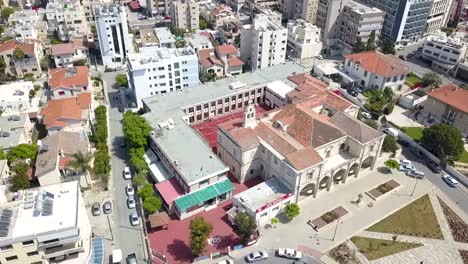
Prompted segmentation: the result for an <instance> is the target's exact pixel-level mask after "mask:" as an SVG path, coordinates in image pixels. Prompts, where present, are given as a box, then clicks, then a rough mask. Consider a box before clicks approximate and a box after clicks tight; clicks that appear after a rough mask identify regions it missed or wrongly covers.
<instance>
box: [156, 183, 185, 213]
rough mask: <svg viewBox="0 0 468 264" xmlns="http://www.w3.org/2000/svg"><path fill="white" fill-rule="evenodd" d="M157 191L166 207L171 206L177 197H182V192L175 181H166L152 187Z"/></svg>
mask: <svg viewBox="0 0 468 264" xmlns="http://www.w3.org/2000/svg"><path fill="white" fill-rule="evenodd" d="M154 186H155V187H156V190H158V192H159V194H160V195H161V197H162V198H163V199H164V201H165V202H166V204H167V205H169V206H171V205H172V202H173V201H174V200H175V199H177V198H178V197H179V196H182V195H184V190H183V189H182V187H180V185H179V183H178V182H177V179H176V178H175V177H174V178H171V179H169V180H167V181H163V182H160V183H157V184H155V185H154Z"/></svg>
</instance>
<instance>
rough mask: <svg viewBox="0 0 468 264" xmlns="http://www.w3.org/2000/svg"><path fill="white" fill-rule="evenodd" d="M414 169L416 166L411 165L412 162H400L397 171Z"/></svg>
mask: <svg viewBox="0 0 468 264" xmlns="http://www.w3.org/2000/svg"><path fill="white" fill-rule="evenodd" d="M415 169H416V168H415V167H414V166H413V164H401V165H400V168H399V171H412V170H415Z"/></svg>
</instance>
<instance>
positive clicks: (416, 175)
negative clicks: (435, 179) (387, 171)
mask: <svg viewBox="0 0 468 264" xmlns="http://www.w3.org/2000/svg"><path fill="white" fill-rule="evenodd" d="M406 175H408V176H410V177H413V178H416V179H422V178H424V172H422V171H418V170H410V171H407V172H406Z"/></svg>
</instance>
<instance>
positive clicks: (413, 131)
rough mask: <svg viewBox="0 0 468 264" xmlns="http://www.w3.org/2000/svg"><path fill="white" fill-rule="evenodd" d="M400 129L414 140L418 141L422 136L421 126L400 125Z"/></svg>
mask: <svg viewBox="0 0 468 264" xmlns="http://www.w3.org/2000/svg"><path fill="white" fill-rule="evenodd" d="M401 130H402V131H403V132H405V133H406V134H407V135H408V136H409V137H410V138H412V139H413V140H414V141H416V142H419V141H420V140H421V138H422V136H423V134H422V131H423V128H422V127H402V128H401Z"/></svg>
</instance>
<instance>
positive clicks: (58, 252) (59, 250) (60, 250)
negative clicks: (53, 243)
mask: <svg viewBox="0 0 468 264" xmlns="http://www.w3.org/2000/svg"><path fill="white" fill-rule="evenodd" d="M83 251H84V250H83V248H82V247H77V246H75V245H67V246H62V247H55V248H51V249H46V250H45V252H44V253H45V257H46V258H48V259H51V258H55V257H59V256H66V255H69V254H73V253H80V252H83Z"/></svg>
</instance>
